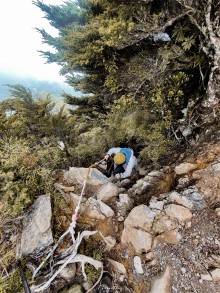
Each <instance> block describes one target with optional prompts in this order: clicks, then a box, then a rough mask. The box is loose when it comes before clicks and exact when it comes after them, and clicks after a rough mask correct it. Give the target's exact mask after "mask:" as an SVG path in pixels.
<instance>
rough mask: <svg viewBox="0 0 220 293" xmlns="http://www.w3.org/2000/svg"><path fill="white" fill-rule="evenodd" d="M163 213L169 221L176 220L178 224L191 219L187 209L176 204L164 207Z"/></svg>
mask: <svg viewBox="0 0 220 293" xmlns="http://www.w3.org/2000/svg"><path fill="white" fill-rule="evenodd" d="M165 211H166V214H167V215H168V216H169V217H170V218H171V219H177V220H178V221H179V222H187V221H189V220H190V219H191V218H192V213H191V212H190V210H189V209H188V208H185V207H182V206H179V205H176V204H170V205H168V206H166V207H165Z"/></svg>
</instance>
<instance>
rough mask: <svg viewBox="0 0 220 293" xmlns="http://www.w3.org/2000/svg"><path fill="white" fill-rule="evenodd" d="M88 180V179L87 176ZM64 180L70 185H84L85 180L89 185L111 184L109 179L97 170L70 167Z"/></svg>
mask: <svg viewBox="0 0 220 293" xmlns="http://www.w3.org/2000/svg"><path fill="white" fill-rule="evenodd" d="M89 171H90V172H89ZM88 174H89V176H88V179H87V175H88ZM63 177H64V180H65V181H66V182H67V183H69V184H73V183H76V182H78V183H80V184H83V183H84V180H86V179H87V184H89V185H95V186H97V185H102V184H105V183H107V182H109V178H107V177H106V176H105V175H103V174H102V173H101V172H100V171H99V170H97V169H96V168H91V169H90V170H89V168H76V167H70V168H69V171H66V172H65V173H64V176H63Z"/></svg>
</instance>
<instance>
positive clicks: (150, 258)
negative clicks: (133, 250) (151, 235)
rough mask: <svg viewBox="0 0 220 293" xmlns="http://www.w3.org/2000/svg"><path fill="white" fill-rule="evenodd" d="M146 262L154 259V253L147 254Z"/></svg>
mask: <svg viewBox="0 0 220 293" xmlns="http://www.w3.org/2000/svg"><path fill="white" fill-rule="evenodd" d="M145 258H146V261H149V260H152V259H153V258H154V254H153V252H152V251H150V252H148V253H146V255H145Z"/></svg>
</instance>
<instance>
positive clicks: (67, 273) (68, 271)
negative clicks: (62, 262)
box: [59, 263, 76, 281]
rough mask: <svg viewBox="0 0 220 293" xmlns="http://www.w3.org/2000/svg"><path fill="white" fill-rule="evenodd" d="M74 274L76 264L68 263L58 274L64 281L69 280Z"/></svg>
mask: <svg viewBox="0 0 220 293" xmlns="http://www.w3.org/2000/svg"><path fill="white" fill-rule="evenodd" d="M75 274H76V264H74V263H73V264H68V265H67V266H66V267H65V268H63V269H62V271H61V272H60V273H59V276H60V277H61V278H63V279H65V280H66V281H69V280H71V279H72V278H74V277H75Z"/></svg>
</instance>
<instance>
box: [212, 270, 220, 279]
mask: <svg viewBox="0 0 220 293" xmlns="http://www.w3.org/2000/svg"><path fill="white" fill-rule="evenodd" d="M210 274H211V275H212V279H213V281H220V269H214V270H212V271H211V272H210Z"/></svg>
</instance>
